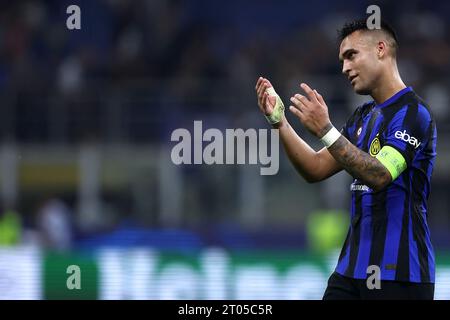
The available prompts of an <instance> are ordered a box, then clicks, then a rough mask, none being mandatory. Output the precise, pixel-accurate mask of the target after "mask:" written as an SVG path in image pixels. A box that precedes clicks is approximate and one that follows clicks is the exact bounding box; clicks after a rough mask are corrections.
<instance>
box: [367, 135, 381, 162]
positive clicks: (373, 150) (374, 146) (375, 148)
mask: <svg viewBox="0 0 450 320" xmlns="http://www.w3.org/2000/svg"><path fill="white" fill-rule="evenodd" d="M380 149H381V144H380V139H378V137H375V139H373V140H372V143H371V144H370V148H369V151H370V155H371V156H372V157H375V156H376V155H377V154H378V152H380Z"/></svg>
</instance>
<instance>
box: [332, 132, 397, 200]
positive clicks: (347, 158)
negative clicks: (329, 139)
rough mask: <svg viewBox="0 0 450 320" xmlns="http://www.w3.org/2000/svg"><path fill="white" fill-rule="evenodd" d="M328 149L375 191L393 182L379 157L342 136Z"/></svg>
mask: <svg viewBox="0 0 450 320" xmlns="http://www.w3.org/2000/svg"><path fill="white" fill-rule="evenodd" d="M328 151H329V152H330V153H331V154H332V155H333V157H334V158H335V159H336V161H338V162H339V163H340V164H341V165H342V166H343V167H344V169H345V170H346V171H347V172H348V173H350V174H351V175H352V176H353V177H354V178H358V179H360V180H362V181H363V182H364V183H366V184H367V185H368V186H369V187H371V188H372V189H374V190H375V191H378V190H381V189H383V188H384V187H385V186H386V185H387V184H389V182H391V179H392V178H391V175H390V173H389V171H388V170H387V169H386V168H385V167H384V166H383V165H382V164H381V162H380V161H378V159H376V158H375V157H372V156H371V155H370V154H368V153H366V152H364V151H362V150H360V149H358V148H357V147H356V146H354V145H353V144H351V143H350V141H348V140H347V139H346V138H345V137H344V136H341V137H340V138H339V139H338V140H337V141H336V142H335V143H334V144H333V145H332V146H331V147H329V148H328Z"/></svg>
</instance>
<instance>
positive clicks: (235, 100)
mask: <svg viewBox="0 0 450 320" xmlns="http://www.w3.org/2000/svg"><path fill="white" fill-rule="evenodd" d="M70 4H78V5H79V6H80V9H81V30H73V31H69V30H68V29H67V28H66V24H65V22H66V19H67V17H68V16H69V15H68V14H67V13H66V12H65V9H66V8H67V6H68V5H70ZM366 7H367V6H366V5H365V4H364V3H360V2H358V1H349V2H346V4H345V5H344V4H340V3H339V2H338V1H321V2H320V1H319V2H317V3H308V4H307V5H306V4H304V3H301V2H296V1H287V2H286V3H284V5H282V4H276V3H275V2H273V3H271V2H264V3H263V4H261V5H260V4H259V2H257V1H248V2H247V1H246V2H245V3H240V2H238V1H227V2H225V3H220V5H218V4H217V3H213V2H211V1H201V0H194V1H177V0H137V1H129V0H96V1H16V2H2V4H1V11H0V41H1V45H0V92H1V93H2V96H3V98H4V99H3V100H4V101H3V104H4V105H5V107H6V106H7V109H6V110H7V111H8V116H6V117H5V118H4V119H3V124H4V125H2V138H3V139H12V140H15V141H19V142H22V141H24V142H35V141H37V142H63V143H74V142H75V143H76V142H79V141H82V140H83V139H97V140H100V141H112V142H114V141H115V140H119V139H124V140H126V141H127V142H129V143H139V142H149V141H151V142H153V141H155V142H163V143H164V141H166V140H164V139H166V138H167V131H168V129H171V128H174V127H176V125H177V124H179V123H183V122H184V121H185V120H186V119H189V121H190V120H191V119H193V118H195V116H200V115H202V116H204V117H210V118H214V117H216V118H219V119H222V120H221V121H222V122H223V121H225V120H224V119H227V118H229V119H230V120H229V121H231V122H232V123H233V121H236V120H238V119H240V118H242V117H245V114H246V113H250V114H251V117H253V113H254V112H255V98H254V92H253V86H254V83H255V80H256V79H257V77H258V76H259V75H264V76H266V77H269V78H270V79H272V80H273V82H274V84H275V85H277V86H278V88H279V90H280V91H281V92H282V93H283V94H284V96H285V97H288V96H290V95H291V94H292V93H293V92H294V90H298V87H297V84H298V83H299V82H300V81H304V80H305V78H306V80H307V79H311V81H312V84H313V85H315V86H317V87H318V88H319V90H320V91H322V92H323V94H324V96H325V97H326V98H327V99H328V100H327V101H329V104H330V105H331V106H332V105H333V104H334V105H336V106H339V107H336V108H335V110H334V112H335V113H336V116H337V117H341V118H345V117H347V116H348V114H349V113H350V112H351V110H353V109H354V108H355V101H354V97H353V95H352V94H351V91H350V87H349V85H348V84H347V83H346V80H345V78H344V77H341V76H340V65H339V63H338V60H337V53H338V43H337V40H336V30H337V29H338V28H339V27H340V26H341V25H342V23H343V22H344V21H346V20H349V19H352V18H356V17H364V16H366V15H365V8H366ZM380 7H381V14H382V17H383V18H384V19H386V20H387V21H389V22H390V23H391V24H392V25H393V26H394V27H395V28H396V29H397V33H398V36H399V39H400V70H401V72H402V74H403V76H404V78H405V80H406V82H407V83H408V84H411V85H413V86H414V88H416V90H417V91H418V92H419V93H421V94H422V96H425V97H427V98H428V100H429V102H430V104H431V105H432V108H433V109H434V111H435V112H436V114H437V115H438V116H439V117H438V118H439V120H440V121H441V122H442V123H444V124H445V125H446V122H444V121H443V120H448V108H447V107H446V105H447V103H448V99H449V98H448V90H447V88H448V85H449V80H448V74H449V71H450V62H449V59H448V56H449V55H450V34H449V32H448V30H449V25H448V19H446V17H447V16H448V14H450V9H449V8H450V7H449V4H448V2H446V1H436V2H433V3H432V4H431V3H430V2H427V1H408V2H404V3H403V2H401V1H400V2H395V3H392V2H388V1H381V2H380ZM305 8H307V9H308V10H305ZM320 79H322V81H321V80H320ZM323 79H325V80H323ZM327 79H328V81H326V80H327ZM114 102H116V103H118V104H120V107H118V108H119V111H117V112H118V115H116V116H117V117H118V118H119V119H118V120H116V121H118V122H119V123H118V124H117V126H116V127H114V126H113V127H112V128H111V127H108V126H109V125H110V123H111V122H114V118H113V117H114V112H115V111H114V110H116V109H114ZM340 106H345V108H341V107H340ZM155 113H157V114H158V117H156V116H155ZM243 115H244V116H243ZM108 119H112V120H111V121H109V120H108ZM212 123H214V122H212ZM114 128H116V129H114ZM120 130H122V131H120ZM111 131H119V132H111Z"/></svg>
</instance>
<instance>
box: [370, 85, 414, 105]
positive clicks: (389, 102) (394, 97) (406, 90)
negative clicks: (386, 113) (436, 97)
mask: <svg viewBox="0 0 450 320" xmlns="http://www.w3.org/2000/svg"><path fill="white" fill-rule="evenodd" d="M412 91H413V90H412V88H411V87H406V88H404V89H402V90H400V91H399V92H397V93H396V94H394V95H393V96H392V97H390V98H389V99H387V100H386V101H385V102H383V103H382V104H378V105H377V104H375V106H376V107H378V108H383V107H385V106H387V105H390V104H391V103H394V102H395V101H397V100H398V99H399V98H400V97H401V96H403V95H404V94H406V93H408V92H412Z"/></svg>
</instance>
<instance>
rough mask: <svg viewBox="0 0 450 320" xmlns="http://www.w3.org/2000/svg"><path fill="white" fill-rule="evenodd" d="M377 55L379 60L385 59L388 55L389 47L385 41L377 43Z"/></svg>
mask: <svg viewBox="0 0 450 320" xmlns="http://www.w3.org/2000/svg"><path fill="white" fill-rule="evenodd" d="M377 55H378V58H379V59H382V58H384V57H385V56H386V55H387V45H386V42H385V41H378V43H377Z"/></svg>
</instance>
